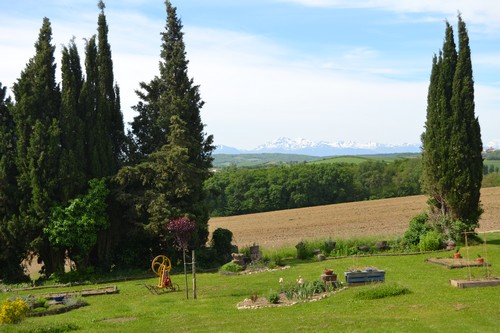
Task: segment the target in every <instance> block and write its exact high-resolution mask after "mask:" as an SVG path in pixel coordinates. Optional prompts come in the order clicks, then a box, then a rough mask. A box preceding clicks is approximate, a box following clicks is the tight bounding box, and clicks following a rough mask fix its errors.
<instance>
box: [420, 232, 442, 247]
mask: <svg viewBox="0 0 500 333" xmlns="http://www.w3.org/2000/svg"><path fill="white" fill-rule="evenodd" d="M442 243H443V240H442V238H441V234H439V233H438V232H437V231H429V232H428V233H426V234H424V235H422V236H421V237H420V243H419V246H420V251H436V250H439V249H440V248H441V244H442Z"/></svg>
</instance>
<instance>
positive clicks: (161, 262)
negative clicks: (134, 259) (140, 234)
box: [151, 255, 172, 276]
mask: <svg viewBox="0 0 500 333" xmlns="http://www.w3.org/2000/svg"><path fill="white" fill-rule="evenodd" d="M171 268H172V263H171V262H170V259H169V258H168V257H167V256H164V255H159V256H156V258H154V259H153V262H152V263H151V269H152V270H153V272H154V273H155V274H156V275H158V276H161V275H163V273H164V271H167V272H169V271H170V269H171Z"/></svg>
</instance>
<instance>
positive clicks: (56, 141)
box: [0, 0, 214, 279]
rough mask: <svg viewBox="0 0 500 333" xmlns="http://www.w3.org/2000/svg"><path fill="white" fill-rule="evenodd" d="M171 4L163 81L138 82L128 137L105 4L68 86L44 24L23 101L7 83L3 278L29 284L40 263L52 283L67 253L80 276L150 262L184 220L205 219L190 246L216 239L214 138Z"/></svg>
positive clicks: (0, 224) (0, 184) (23, 77)
mask: <svg viewBox="0 0 500 333" xmlns="http://www.w3.org/2000/svg"><path fill="white" fill-rule="evenodd" d="M165 5H166V16H167V19H166V25H165V31H164V32H163V33H162V34H161V38H162V46H161V56H160V61H159V73H158V75H156V76H155V77H154V78H153V79H152V80H151V81H150V82H141V83H140V84H139V89H138V91H137V95H138V98H139V100H140V101H139V102H138V103H137V105H136V106H135V107H134V109H135V110H136V111H137V114H138V115H137V116H136V117H135V118H134V120H133V122H132V123H131V129H130V130H129V131H128V132H127V133H125V130H124V123H123V115H122V111H121V105H120V90H119V86H118V84H117V83H116V82H115V79H114V74H113V60H112V53H111V46H110V44H109V41H108V30H109V27H108V25H107V22H106V15H105V11H104V9H105V5H104V2H103V1H102V0H100V1H99V2H98V9H99V14H98V19H97V34H96V35H93V36H91V37H90V38H88V39H86V40H85V41H86V42H85V58H84V61H83V63H84V66H82V63H81V59H80V55H79V51H78V48H77V47H76V44H75V42H74V40H71V41H69V43H68V45H66V46H63V47H62V57H61V73H62V79H61V82H60V83H58V82H57V80H56V64H55V59H54V54H55V46H54V45H52V28H51V23H50V20H49V19H48V18H44V19H43V23H42V27H41V29H40V33H39V36H38V40H37V41H36V43H35V55H34V56H33V57H32V58H31V59H29V61H28V63H27V64H26V67H25V69H24V70H23V71H22V72H21V74H20V77H19V78H18V79H17V81H16V82H15V83H14V85H13V87H12V91H13V95H14V96H13V97H14V98H13V99H12V98H11V97H10V96H7V90H6V87H2V85H1V84H0V267H1V268H2V269H1V270H0V279H3V278H5V279H19V278H22V277H23V274H24V272H23V267H22V266H21V262H22V260H23V259H25V258H30V257H37V258H38V260H39V262H40V263H43V270H42V273H44V274H45V276H47V277H48V276H49V275H50V274H52V273H60V272H62V271H63V269H64V266H63V265H64V260H65V258H66V257H69V258H70V259H72V260H73V261H74V262H75V264H76V268H77V269H85V268H86V267H89V266H92V267H96V268H100V269H103V270H106V269H109V267H110V266H111V265H129V266H133V265H140V266H147V265H148V264H149V263H148V261H147V260H148V258H151V257H154V256H155V255H157V254H158V253H160V252H161V253H166V252H167V251H170V252H172V250H171V248H172V246H170V241H171V238H172V235H169V234H168V232H167V229H166V224H167V223H168V222H169V221H171V220H173V219H176V218H180V217H186V218H189V219H190V220H192V221H195V222H196V228H195V232H194V233H193V236H192V238H191V245H192V246H193V247H196V246H200V245H202V244H203V245H204V244H205V243H206V241H207V237H208V226H207V221H208V211H207V209H206V207H205V205H204V204H203V191H202V186H203V182H204V181H205V179H207V178H208V176H209V170H210V167H211V162H212V157H211V153H212V151H213V149H214V147H213V144H212V142H213V138H212V136H211V135H207V134H206V133H205V132H204V125H203V123H202V122H201V117H200V110H201V108H202V106H203V101H202V100H201V97H200V95H199V88H198V86H196V85H195V84H194V81H193V79H191V78H189V76H188V60H187V59H186V52H185V46H184V42H183V32H182V23H181V21H180V20H179V19H178V18H177V13H176V8H175V7H173V6H172V4H171V3H170V1H166V2H165Z"/></svg>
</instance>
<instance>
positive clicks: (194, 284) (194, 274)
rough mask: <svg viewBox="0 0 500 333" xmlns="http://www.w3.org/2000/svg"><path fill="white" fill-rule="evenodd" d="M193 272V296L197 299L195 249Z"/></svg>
mask: <svg viewBox="0 0 500 333" xmlns="http://www.w3.org/2000/svg"><path fill="white" fill-rule="evenodd" d="M191 265H192V272H193V298H194V299H196V260H195V255H194V250H193V258H192V262H191Z"/></svg>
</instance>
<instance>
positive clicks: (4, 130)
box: [0, 83, 18, 217]
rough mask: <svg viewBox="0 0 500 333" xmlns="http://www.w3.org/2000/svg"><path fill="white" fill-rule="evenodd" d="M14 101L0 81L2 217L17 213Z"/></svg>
mask: <svg viewBox="0 0 500 333" xmlns="http://www.w3.org/2000/svg"><path fill="white" fill-rule="evenodd" d="M9 108H12V101H11V99H10V97H7V87H2V84H1V83H0V217H10V216H12V215H13V214H16V213H17V209H18V203H17V200H18V195H17V181H16V178H17V175H18V172H17V166H16V124H15V122H14V118H13V117H12V114H11V112H10V110H9Z"/></svg>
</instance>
